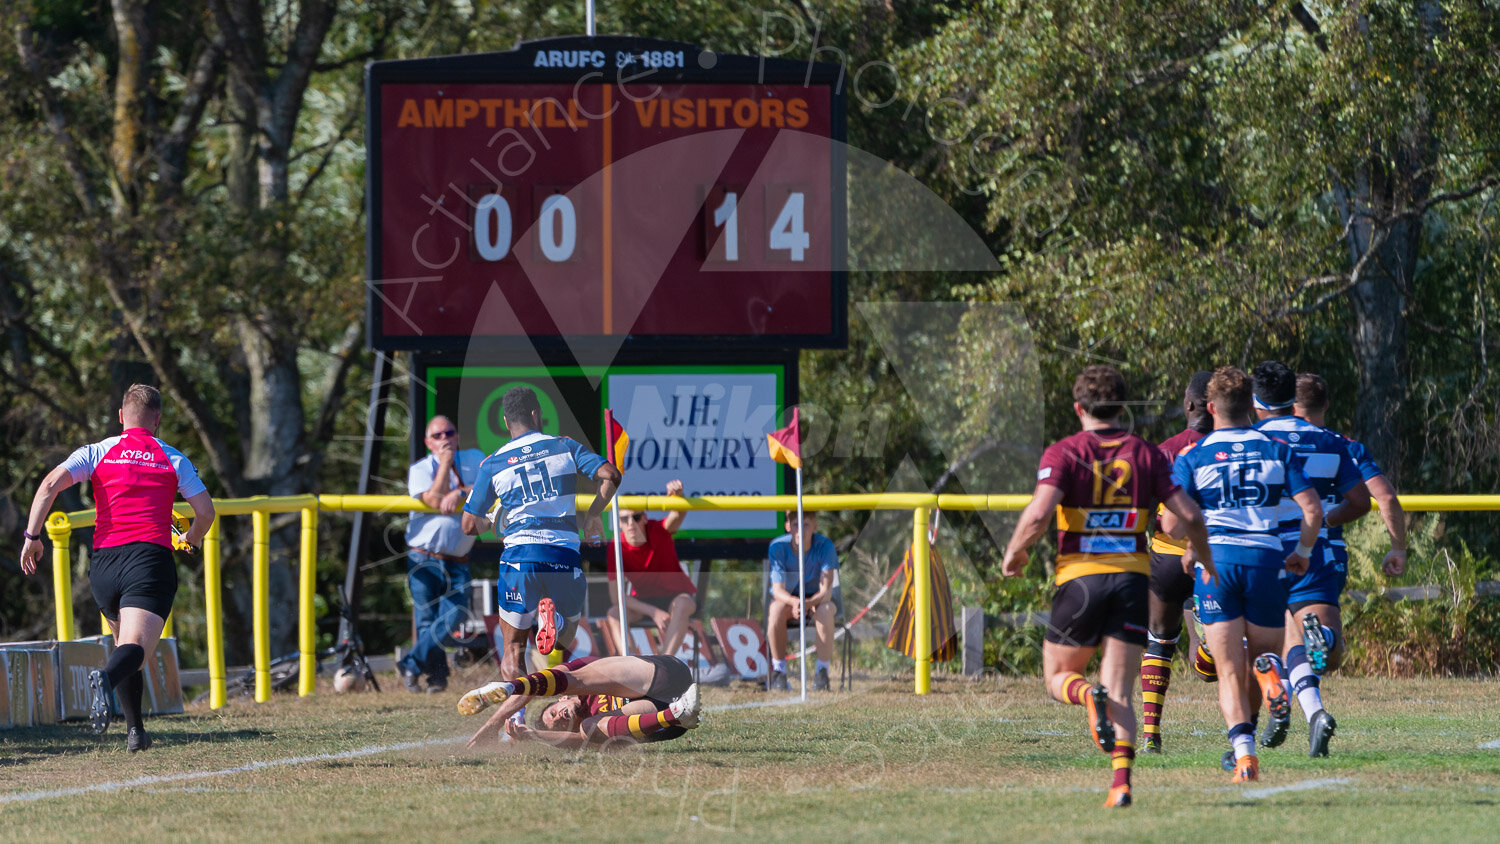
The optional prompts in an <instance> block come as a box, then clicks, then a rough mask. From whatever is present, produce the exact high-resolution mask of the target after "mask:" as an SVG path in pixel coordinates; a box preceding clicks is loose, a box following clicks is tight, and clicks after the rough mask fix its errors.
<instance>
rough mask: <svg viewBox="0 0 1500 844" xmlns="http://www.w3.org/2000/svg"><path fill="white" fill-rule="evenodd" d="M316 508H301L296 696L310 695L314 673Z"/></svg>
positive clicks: (315, 640)
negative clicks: (299, 655)
mask: <svg viewBox="0 0 1500 844" xmlns="http://www.w3.org/2000/svg"><path fill="white" fill-rule="evenodd" d="M317 569H318V508H317V507H315V506H314V507H303V508H302V585H301V588H300V589H298V590H297V642H298V646H299V649H300V650H301V651H302V662H301V665H300V667H299V669H298V671H297V694H298V695H300V696H302V697H306V696H308V695H310V694H312V693H313V686H314V681H315V680H316V679H317V676H316V675H317V671H318V643H317V636H318V631H317V627H316V626H315V625H316V624H317V619H316V618H315V617H314V615H313V593H314V592H316V591H317V588H318V580H317Z"/></svg>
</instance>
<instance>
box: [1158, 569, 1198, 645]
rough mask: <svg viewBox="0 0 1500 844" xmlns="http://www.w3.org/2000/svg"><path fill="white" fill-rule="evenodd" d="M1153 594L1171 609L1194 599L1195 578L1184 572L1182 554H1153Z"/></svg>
mask: <svg viewBox="0 0 1500 844" xmlns="http://www.w3.org/2000/svg"><path fill="white" fill-rule="evenodd" d="M1151 594H1153V595H1155V596H1156V597H1158V598H1160V599H1161V601H1162V603H1164V604H1166V605H1167V606H1169V607H1180V606H1183V605H1185V604H1187V603H1188V602H1189V601H1191V600H1192V599H1193V576H1192V575H1191V574H1189V573H1187V572H1185V571H1183V570H1182V555H1181V554H1158V553H1156V552H1155V551H1153V552H1151ZM1157 632H1158V633H1160V632H1161V631H1160V630H1158V631H1157Z"/></svg>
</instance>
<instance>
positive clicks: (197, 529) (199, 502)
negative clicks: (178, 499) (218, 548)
mask: <svg viewBox="0 0 1500 844" xmlns="http://www.w3.org/2000/svg"><path fill="white" fill-rule="evenodd" d="M187 503H188V506H190V507H192V508H193V523H192V524H191V525H189V526H188V529H187V532H185V533H183V535H182V539H183V541H184V542H186V543H187V544H189V545H191V546H193V547H194V548H196V547H198V546H200V545H202V544H203V537H204V536H205V535H207V533H208V531H209V528H211V527H213V526H214V516H215V515H216V514H215V512H214V497H213V496H212V495H210V494H209V492H208V490H206V489H205V490H204V491H202V492H200V493H198V494H197V495H194V496H192V497H191V498H189V499H188V500H187Z"/></svg>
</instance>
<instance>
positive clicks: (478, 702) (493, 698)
mask: <svg viewBox="0 0 1500 844" xmlns="http://www.w3.org/2000/svg"><path fill="white" fill-rule="evenodd" d="M508 697H510V684H509V683H503V682H498V681H497V682H494V683H486V684H484V685H483V686H480V687H479V688H477V689H472V690H470V691H467V692H464V696H463V697H461V698H459V699H458V714H460V715H473V714H475V713H476V712H479V711H480V710H483V709H484V708H485V707H487V706H489V705H490V704H492V703H504V702H505V699H506V698H508Z"/></svg>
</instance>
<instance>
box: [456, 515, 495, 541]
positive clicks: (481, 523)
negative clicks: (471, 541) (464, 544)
mask: <svg viewBox="0 0 1500 844" xmlns="http://www.w3.org/2000/svg"><path fill="white" fill-rule="evenodd" d="M462 523H463V524H462V527H463V531H464V533H466V534H468V535H469V536H479V535H481V534H486V533H489V532H490V531H492V530H494V529H495V523H494V522H492V521H490V520H489V519H487V518H485V517H484V516H476V515H474V514H473V513H470V512H469V511H467V510H465V511H464V514H463V519H462Z"/></svg>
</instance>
